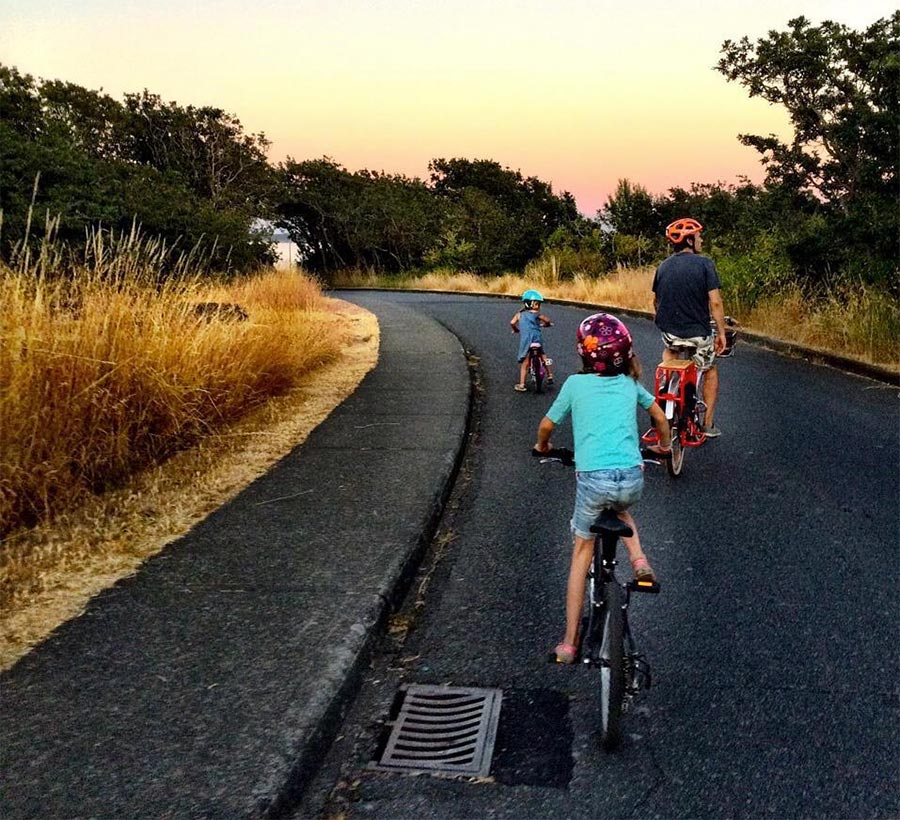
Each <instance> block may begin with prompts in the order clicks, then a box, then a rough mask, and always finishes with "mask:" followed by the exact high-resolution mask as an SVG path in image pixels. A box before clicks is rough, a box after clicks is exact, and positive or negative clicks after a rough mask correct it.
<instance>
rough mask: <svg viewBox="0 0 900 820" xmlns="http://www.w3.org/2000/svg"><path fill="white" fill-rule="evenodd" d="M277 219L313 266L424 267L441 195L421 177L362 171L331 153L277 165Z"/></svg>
mask: <svg viewBox="0 0 900 820" xmlns="http://www.w3.org/2000/svg"><path fill="white" fill-rule="evenodd" d="M279 174H280V178H281V183H282V191H283V193H282V196H281V205H280V214H281V218H280V224H281V225H283V226H284V227H285V228H287V230H288V233H289V234H290V235H291V238H292V239H293V241H294V242H296V243H297V246H298V247H299V248H300V251H301V254H302V255H303V257H304V264H305V265H306V266H307V267H308V268H309V269H310V270H313V271H315V272H316V273H320V274H324V275H326V276H327V275H329V274H330V273H332V272H334V271H337V270H340V269H342V268H373V269H375V270H378V271H399V270H404V269H408V268H412V267H417V266H421V265H422V264H423V262H424V259H425V256H426V254H427V253H428V251H429V250H430V249H431V248H432V247H433V246H434V245H435V243H436V242H437V238H438V236H439V235H440V230H441V225H442V221H443V212H442V207H441V203H440V201H439V200H438V199H437V198H436V197H435V196H434V195H433V193H432V192H431V191H430V190H429V189H428V187H427V186H426V185H425V184H424V183H423V182H422V181H421V180H418V179H409V178H407V177H404V176H402V175H390V174H381V173H375V172H372V171H365V170H364V171H357V172H356V173H350V172H349V171H348V170H347V169H346V168H343V167H342V166H341V165H339V164H338V163H337V162H335V161H334V160H332V159H330V158H329V157H323V158H322V159H319V160H306V161H304V162H296V161H294V160H288V161H287V162H286V163H284V165H283V166H282V167H281V169H280V172H279Z"/></svg>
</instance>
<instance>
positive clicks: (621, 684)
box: [600, 581, 625, 752]
mask: <svg viewBox="0 0 900 820" xmlns="http://www.w3.org/2000/svg"><path fill="white" fill-rule="evenodd" d="M603 599H604V601H605V602H606V611H605V613H604V618H603V644H602V646H601V648H600V727H601V728H600V745H601V746H602V747H603V748H604V750H606V751H607V752H611V751H613V749H615V748H616V747H617V746H618V745H619V743H621V741H622V705H623V703H624V701H625V657H624V656H625V614H624V612H623V610H622V605H623V601H622V588H621V587H620V586H619V585H618V583H616V582H615V581H608V582H607V583H605V584H604V585H603Z"/></svg>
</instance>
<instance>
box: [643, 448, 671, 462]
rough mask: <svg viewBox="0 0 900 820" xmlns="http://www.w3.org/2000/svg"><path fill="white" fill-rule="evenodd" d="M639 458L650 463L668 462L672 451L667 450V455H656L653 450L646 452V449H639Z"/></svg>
mask: <svg viewBox="0 0 900 820" xmlns="http://www.w3.org/2000/svg"><path fill="white" fill-rule="evenodd" d="M641 458H644V459H649V460H650V461H658V460H662V461H668V460H669V459H671V458H672V451H671V450H669V452H668V453H657V452H656V451H654V450H648V449H647V448H646V447H641Z"/></svg>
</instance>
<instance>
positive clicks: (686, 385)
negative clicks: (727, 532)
mask: <svg viewBox="0 0 900 820" xmlns="http://www.w3.org/2000/svg"><path fill="white" fill-rule="evenodd" d="M725 324H726V326H727V327H726V330H725V341H726V346H725V350H724V351H722V353H720V354H719V355H718V356H717V357H716V358H717V359H727V358H729V357H731V356H733V355H734V345H735V343H736V342H737V328H738V324H737V322H736V321H735V320H734V319H733V318H732V317H731V316H726V317H725ZM712 331H713V334H715V322H713V323H712ZM672 350H673V352H675V354H676V355H677V356H678V358H677V359H673V360H671V361H667V362H665V361H664V362H660V363H659V365H658V366H657V368H656V390H655V394H656V403H657V404H658V405H659V406H660V407H662V409H663V410H664V411H665V414H666V418H667V419H668V422H669V430H670V431H671V433H672V456H671V458H668V459H666V469H667V470H668V471H669V475H671V476H674V477H677V476H680V475H681V470H682V467H683V466H684V454H685V451H686V450H687V449H688V448H690V447H700V446H701V445H702V444H703V443H704V442H705V441H706V434H705V433H704V432H703V426H704V420H705V416H706V404H704V402H703V399H702V398H700V397H701V396H702V395H703V374H704V371H703V370H701V369H700V368H699V367H697V365H696V363H695V362H694V361H693V358H692V356H693V355H694V353H695V352H696V347H695V346H694V345H691V344H688V343H687V342H684V343H682V344H680V345H678V346H677V347H676V348H672ZM641 438H642V439H643V441H645V442H648V443H653V444H655V443H656V442H657V439H658V436H657V433H656V430H654V429H653V428H651V429H650V430H648V431H647V432H646V433H644V435H643V436H641Z"/></svg>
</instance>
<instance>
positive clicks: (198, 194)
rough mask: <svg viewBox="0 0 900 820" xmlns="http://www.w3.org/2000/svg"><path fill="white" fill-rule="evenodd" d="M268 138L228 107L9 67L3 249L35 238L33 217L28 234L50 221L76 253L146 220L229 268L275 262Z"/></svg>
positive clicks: (0, 150) (1, 171)
mask: <svg viewBox="0 0 900 820" xmlns="http://www.w3.org/2000/svg"><path fill="white" fill-rule="evenodd" d="M267 145H268V143H267V142H266V140H265V138H264V137H263V136H262V135H253V134H250V135H248V134H245V133H244V132H243V128H242V126H241V124H240V122H239V120H237V118H236V117H234V116H233V115H231V114H227V113H225V112H223V111H221V110H220V109H214V108H199V109H196V108H193V107H191V106H188V107H187V108H183V107H181V106H178V105H177V104H175V103H169V104H166V105H164V104H162V102H161V101H160V100H159V98H158V97H156V96H155V95H152V94H149V93H148V92H146V91H145V92H144V93H143V94H141V95H128V96H126V104H125V105H123V104H122V103H119V102H117V101H116V100H114V99H112V98H111V97H109V96H108V95H106V94H103V93H101V92H98V91H91V90H89V89H85V88H82V87H81V86H78V85H75V84H73V83H67V82H63V81H59V80H35V79H34V78H33V77H31V76H30V75H27V74H21V73H20V72H18V71H17V70H16V69H15V68H13V67H8V66H3V65H0V211H2V213H3V219H2V236H0V240H2V245H0V254H9V253H10V252H11V249H12V248H14V247H16V246H17V245H18V244H20V243H21V242H22V241H24V240H26V226H27V225H28V224H29V214H30V215H31V217H32V220H31V223H30V224H31V233H30V235H29V236H28V237H27V239H28V240H29V241H35V239H36V237H37V236H38V235H40V233H41V232H42V227H43V224H44V221H45V216H49V217H50V218H51V219H53V220H57V225H58V227H57V231H56V236H57V237H58V238H59V239H60V240H61V241H63V242H66V243H68V244H69V245H70V246H71V248H72V251H73V253H76V254H77V246H79V245H81V244H83V242H84V236H85V231H86V230H87V229H96V228H98V227H102V228H108V229H118V230H125V231H127V230H130V228H131V226H132V224H133V223H134V222H137V223H138V224H139V225H140V228H141V231H142V232H143V233H144V234H145V235H152V236H158V237H161V238H163V239H165V240H166V243H167V244H168V245H169V246H172V245H175V244H176V243H177V246H178V247H179V248H182V249H184V250H190V249H191V248H193V247H194V246H195V245H198V244H200V245H202V246H203V248H202V250H203V256H204V257H205V258H208V259H209V262H210V264H211V265H213V266H215V267H216V268H218V269H219V270H223V271H224V270H235V269H238V270H240V269H245V268H252V267H255V266H256V265H258V264H259V263H260V262H266V261H268V260H269V259H270V258H271V250H270V248H269V243H268V241H267V240H266V239H265V238H264V237H261V236H259V235H258V233H256V232H255V231H254V229H253V224H254V221H255V218H256V217H264V216H267V215H268V212H269V210H270V207H271V206H270V200H271V194H272V179H273V175H272V169H271V168H270V166H269V165H268V162H267V160H266V157H265V149H266V147H267ZM36 180H37V182H38V184H37V188H36V192H35V181H36ZM33 192H34V200H33V205H34V207H33V208H32V196H33Z"/></svg>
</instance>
